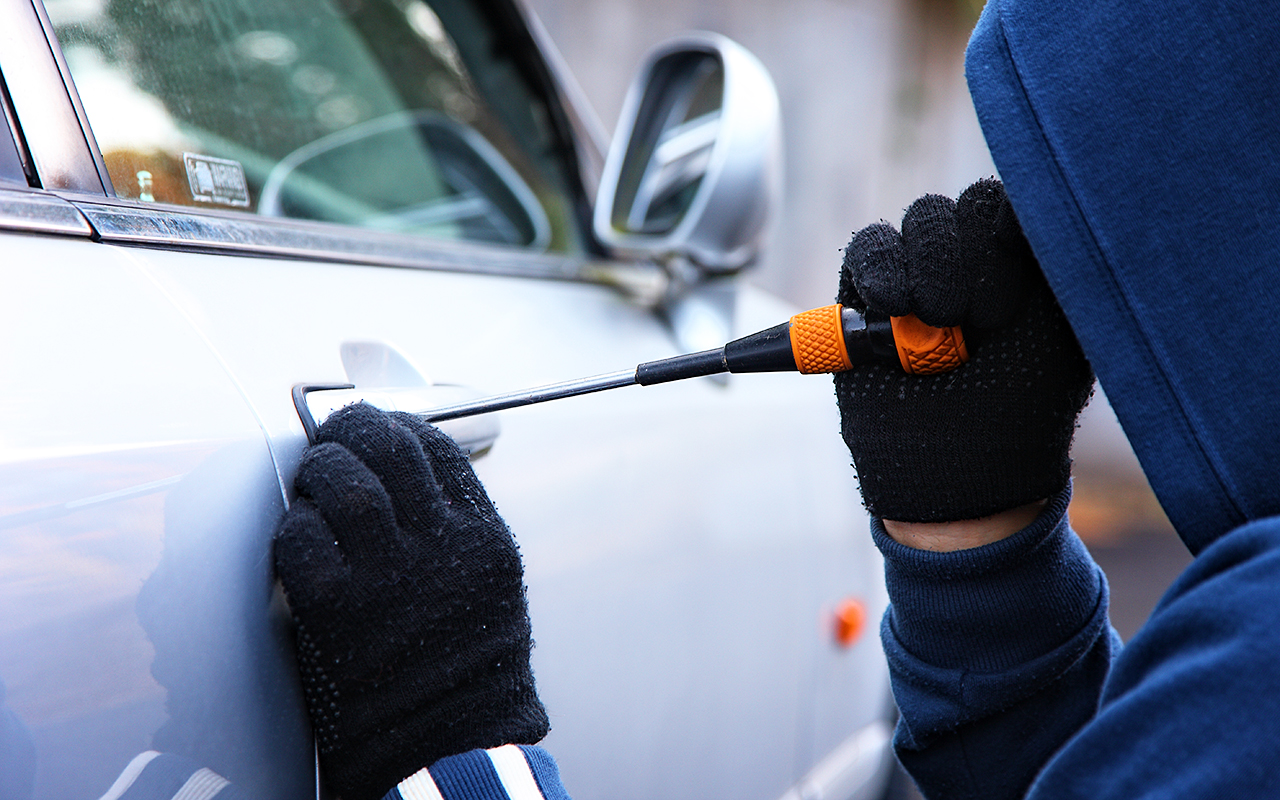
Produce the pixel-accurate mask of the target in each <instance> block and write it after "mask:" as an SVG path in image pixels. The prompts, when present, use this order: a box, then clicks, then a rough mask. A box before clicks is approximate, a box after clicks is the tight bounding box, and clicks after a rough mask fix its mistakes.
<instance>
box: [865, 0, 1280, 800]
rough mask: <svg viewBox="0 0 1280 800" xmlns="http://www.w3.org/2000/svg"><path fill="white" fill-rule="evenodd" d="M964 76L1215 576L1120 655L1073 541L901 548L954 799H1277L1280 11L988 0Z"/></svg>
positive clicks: (1055, 517) (1025, 215) (1009, 181)
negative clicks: (1275, 346) (951, 549)
mask: <svg viewBox="0 0 1280 800" xmlns="http://www.w3.org/2000/svg"><path fill="white" fill-rule="evenodd" d="M966 73H967V77H968V81H969V87H970V92H971V94H972V96H973V100H974V104H975V107H976V109H977V112H978V117H979V120H980V121H981V123H982V127H983V131H984V133H985V135H986V137H987V143H988V146H989V148H990V150H991V153H992V156H993V158H994V159H995V163H996V166H997V168H998V169H999V170H1000V174H1001V178H1002V179H1003V180H1004V182H1005V187H1006V189H1007V191H1008V193H1009V196H1010V198H1011V200H1012V202H1013V205H1014V208H1015V210H1016V211H1017V214H1018V218H1019V220H1020V221H1021V223H1022V226H1023V229H1024V230H1025V232H1026V234H1027V238H1028V240H1029V241H1030V242H1031V245H1032V248H1033V249H1034V250H1035V253H1036V256H1037V257H1038V259H1039V261H1040V264H1041V267H1042V268H1043V269H1044V272H1045V274H1046V276H1047V277H1048V279H1049V282H1050V285H1051V286H1052V288H1053V290H1054V294H1055V295H1056V296H1057V298H1058V300H1059V302H1060V303H1061V304H1062V306H1063V308H1064V310H1065V311H1066V313H1067V317H1068V318H1069V320H1070V321H1071V325H1072V328H1073V329H1074V330H1075V332H1076V334H1077V336H1078V338H1079V340H1080V343H1081V345H1082V346H1083V348H1084V350H1085V353H1086V354H1087V355H1088V357H1089V360H1090V362H1091V363H1092V365H1093V367H1094V370H1095V372H1096V374H1097V375H1098V379H1099V381H1100V383H1101V384H1102V386H1103V387H1104V388H1105V390H1106V392H1107V396H1108V398H1109V399H1110V400H1111V402H1112V405H1113V406H1114V407H1115V410H1116V414H1117V416H1118V417H1119V418H1120V421H1121V424H1122V425H1123V426H1124V429H1125V431H1126V433H1127V435H1128V436H1129V439H1130V441H1131V442H1132V444H1133V446H1134V450H1135V451H1136V452H1137V454H1138V458H1139V460H1140V461H1141V463H1142V465H1143V469H1144V471H1145V472H1146V474H1147V477H1148V478H1149V480H1150V482H1151V485H1152V488H1153V489H1154V490H1155V492H1156V495H1157V496H1158V497H1159V499H1160V501H1161V503H1162V505H1163V506H1164V509H1165V511H1166V512H1167V513H1168V515H1169V518H1170V520H1171V521H1172V522H1173V524H1174V526H1175V528H1176V529H1177V531H1178V533H1179V535H1180V536H1181V537H1182V539H1183V541H1184V542H1185V543H1186V545H1187V546H1188V548H1189V549H1190V550H1191V552H1192V553H1194V554H1196V556H1197V557H1196V559H1195V561H1194V562H1193V563H1192V565H1191V566H1190V567H1189V568H1188V570H1187V572H1186V573H1185V574H1183V575H1182V576H1181V577H1180V578H1179V579H1178V581H1177V582H1176V583H1175V584H1174V585H1173V586H1172V587H1171V588H1170V590H1169V591H1168V593H1167V594H1166V596H1165V597H1164V599H1163V600H1162V601H1161V602H1160V604H1159V606H1158V607H1157V608H1156V610H1155V611H1154V612H1153V614H1152V616H1151V618H1150V620H1149V621H1148V623H1147V624H1146V626H1144V627H1143V629H1142V630H1141V631H1140V632H1139V633H1138V634H1137V635H1136V636H1135V637H1134V639H1133V641H1132V642H1130V643H1129V644H1128V645H1127V646H1126V647H1125V648H1124V649H1123V650H1122V649H1121V648H1120V644H1119V641H1118V639H1117V638H1116V636H1115V634H1114V632H1113V631H1112V630H1111V629H1110V626H1109V625H1108V624H1107V621H1106V620H1107V617H1106V603H1107V588H1106V580H1105V578H1104V577H1103V576H1102V574H1101V572H1100V571H1099V570H1098V569H1097V567H1096V565H1094V564H1093V562H1092V561H1091V560H1090V558H1089V556H1088V553H1087V551H1086V550H1085V549H1084V547H1083V546H1082V545H1081V544H1080V543H1079V540H1078V539H1077V538H1076V537H1075V535H1074V534H1073V533H1072V532H1071V531H1070V529H1069V527H1068V526H1067V523H1066V520H1065V515H1064V512H1065V507H1066V501H1067V498H1066V497H1065V496H1062V497H1058V498H1054V501H1053V503H1052V504H1051V505H1050V508H1049V509H1048V510H1047V511H1046V512H1045V513H1044V514H1043V515H1042V516H1041V517H1040V519H1039V520H1037V521H1036V523H1035V524H1033V525H1032V526H1031V527H1030V528H1028V529H1026V530H1024V531H1022V532H1020V533H1019V534H1017V535H1015V536H1014V537H1011V538H1010V539H1008V540H1005V541H1003V542H998V543H996V544H994V545H989V546H987V547H984V548H978V549H975V550H969V551H961V552H959V553H946V554H938V553H927V552H923V551H914V550H909V549H908V548H904V547H901V546H899V545H896V544H895V543H894V542H893V541H892V540H890V539H888V537H886V536H885V535H884V533H883V529H877V530H876V531H875V534H876V538H877V543H878V544H879V545H880V547H881V549H882V551H883V552H884V553H885V556H886V577H887V581H888V584H889V589H890V596H891V600H892V607H891V609H890V612H889V613H888V614H887V615H886V617H885V620H884V624H883V626H882V637H883V639H884V642H885V649H886V653H887V655H888V657H889V661H890V666H891V670H892V673H893V679H894V689H895V694H896V696H897V698H898V701H899V706H900V709H901V712H902V718H901V722H900V724H899V729H898V731H897V735H896V738H895V744H896V746H897V748H898V753H899V756H900V758H901V759H902V761H903V763H904V764H905V765H906V766H907V768H908V770H909V771H910V772H911V773H912V775H913V776H914V777H915V778H916V780H917V782H918V783H919V785H920V786H921V789H922V790H923V791H924V793H925V795H926V796H927V797H930V798H969V797H973V798H977V797H981V798H988V799H991V800H998V799H999V798H1017V797H1024V796H1026V797H1031V798H1037V799H1041V798H1066V797H1080V798H1086V797H1087V798H1092V799H1095V800H1096V799H1097V798H1112V797H1114V798H1136V797H1152V798H1180V797H1187V798H1217V797H1222V798H1242V797H1250V798H1252V797H1280V758H1277V756H1280V518H1277V517H1276V515H1277V514H1280V480H1278V479H1277V474H1278V470H1277V467H1280V428H1278V426H1277V422H1276V421H1277V420H1280V366H1277V365H1276V364H1275V363H1274V359H1273V356H1272V355H1271V346H1272V342H1271V340H1270V336H1269V331H1270V326H1271V325H1272V324H1275V323H1276V322H1277V319H1278V318H1280V9H1277V8H1275V7H1271V6H1269V4H1267V3H1257V2H1254V3H1245V2H1239V1H1238V0H1229V1H1227V2H1213V3H1210V2H1191V1H1190V0H1161V1H1160V2H1156V1H1155V0H1093V1H1086V2H1062V0H1055V1H1053V2H1051V1H1050V0H990V1H989V2H988V4H987V7H986V9H985V11H984V12H983V15H982V18H981V20H980V21H979V23H978V27H977V29H976V30H975V32H974V34H973V37H972V39H971V41H970V44H969V51H968V55H967V60H966Z"/></svg>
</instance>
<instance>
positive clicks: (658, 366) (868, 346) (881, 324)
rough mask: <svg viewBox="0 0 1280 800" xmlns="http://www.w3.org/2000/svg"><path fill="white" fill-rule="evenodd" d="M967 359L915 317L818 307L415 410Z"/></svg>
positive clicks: (470, 409)
mask: <svg viewBox="0 0 1280 800" xmlns="http://www.w3.org/2000/svg"><path fill="white" fill-rule="evenodd" d="M968 357H969V356H968V351H967V350H966V349H965V344H964V336H963V334H962V332H961V331H960V329H959V328H931V327H929V326H927V325H925V324H924V323H922V322H920V320H918V319H916V318H915V317H914V316H910V317H887V316H882V315H876V314H871V313H867V314H863V313H860V312H858V311H855V310H854V309H850V308H842V307H841V306H838V305H835V306H824V307H822V308H815V309H812V310H810V311H805V312H803V313H800V314H796V315H795V316H794V317H792V318H791V320H790V321H789V322H784V323H782V324H781V325H775V326H774V327H772V328H767V329H765V330H762V331H759V332H757V333H753V334H751V335H749V336H744V337H742V338H741V339H735V340H734V341H732V342H729V343H728V344H726V345H725V346H724V347H720V348H717V349H715V350H703V351H702V352H699V353H689V354H687V355H682V356H675V357H673V358H664V359H661V360H659V361H649V362H646V363H644V364H641V365H639V366H637V367H636V368H635V370H621V371H619V372H610V373H608V374H606V375H597V376H595V377H591V378H579V379H577V380H571V381H564V382H562V383H552V384H548V385H546V386H539V387H536V388H534V389H524V390H522V391H518V392H508V393H506V394H500V395H494V396H492V397H485V398H481V399H479V400H472V401H469V402H465V403H455V404H453V405H449V406H442V407H440V408H433V409H429V410H427V411H423V412H419V413H420V415H421V416H422V417H423V418H424V419H425V420H426V421H428V422H443V421H444V420H449V419H458V418H459V417H469V416H473V415H475V414H487V413H489V412H492V411H503V410H505V409H508V408H518V407H520V406H528V405H533V404H534V403H545V402H547V401H549V400H559V399H561V398H565V397H576V396H578V395H582V394H591V393H593V392H603V391H605V390H607V389H617V388H620V387H623V386H636V385H639V386H652V385H654V384H657V383H667V382H670V381H678V380H684V379H686V378H698V377H702V376H705V375H715V374H717V373H721V372H733V373H743V372H803V373H823V372H840V371H842V370H846V369H851V368H852V367H854V366H857V365H860V364H868V363H876V362H880V363H896V364H898V365H900V366H901V368H902V369H903V370H904V371H906V372H911V373H917V374H930V373H936V372H942V371H946V370H950V369H955V368H956V367H958V366H959V365H960V364H961V363H963V362H964V361H965V360H967V359H968Z"/></svg>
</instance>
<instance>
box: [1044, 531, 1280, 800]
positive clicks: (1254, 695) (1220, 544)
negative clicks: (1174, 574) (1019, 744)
mask: <svg viewBox="0 0 1280 800" xmlns="http://www.w3.org/2000/svg"><path fill="white" fill-rule="evenodd" d="M1277 742H1280V517H1271V518H1269V519H1263V520H1259V521H1256V522H1253V523H1250V524H1248V525H1245V526H1243V527H1240V528H1237V529H1235V530H1234V531H1231V532H1230V533H1228V534H1227V535H1225V536H1223V537H1222V538H1220V539H1218V540H1216V541H1215V542H1214V543H1213V544H1211V545H1210V546H1209V547H1207V548H1206V549H1205V550H1203V551H1202V552H1201V553H1200V554H1199V555H1198V556H1197V557H1196V560H1195V561H1194V562H1192V564H1191V566H1190V567H1188V568H1187V570H1186V572H1184V573H1183V574H1182V575H1181V576H1180V577H1179V578H1178V580H1177V581H1175V582H1174V584H1173V586H1172V587H1170V589H1169V591H1168V592H1167V593H1166V594H1165V596H1164V598H1163V599H1161V601H1160V603H1159V604H1158V605H1157V606H1156V608H1155V610H1154V611H1153V612H1152V614H1151V617H1150V619H1149V620H1148V621H1147V624H1146V625H1144V626H1143V627H1142V629H1141V630H1140V631H1138V633H1137V635H1135V636H1134V637H1133V640H1132V641H1131V642H1129V644H1128V646H1126V647H1125V650H1124V652H1123V653H1122V654H1121V655H1120V657H1119V658H1118V659H1117V660H1116V662H1115V666H1114V667H1113V668H1112V671H1111V676H1110V678H1109V679H1108V681H1107V685H1106V687H1105V689H1104V690H1103V694H1102V702H1101V706H1100V708H1099V710H1098V714H1097V716H1096V717H1095V718H1094V719H1093V720H1092V721H1091V722H1090V723H1089V724H1088V725H1087V726H1085V727H1084V728H1083V729H1081V730H1080V732H1079V733H1078V734H1077V735H1076V736H1075V737H1074V738H1073V739H1072V740H1071V741H1070V742H1069V743H1068V744H1067V746H1066V747H1065V748H1063V749H1062V751H1061V752H1060V753H1059V754H1058V755H1057V756H1056V757H1055V758H1054V759H1053V760H1052V761H1051V762H1050V764H1049V765H1048V767H1047V768H1046V769H1045V770H1044V772H1043V773H1042V774H1041V775H1040V777H1039V779H1038V780H1037V781H1036V784H1035V786H1034V787H1033V789H1032V791H1031V794H1030V795H1029V800H1066V798H1081V799H1082V800H1083V798H1088V799H1089V800H1113V799H1114V800H1120V798H1125V800H1131V799H1132V798H1135V797H1153V798H1155V797H1158V798H1160V799H1161V800H1191V799H1192V798H1206V797H1233V798H1234V797H1280V770H1277V769H1276V743H1277Z"/></svg>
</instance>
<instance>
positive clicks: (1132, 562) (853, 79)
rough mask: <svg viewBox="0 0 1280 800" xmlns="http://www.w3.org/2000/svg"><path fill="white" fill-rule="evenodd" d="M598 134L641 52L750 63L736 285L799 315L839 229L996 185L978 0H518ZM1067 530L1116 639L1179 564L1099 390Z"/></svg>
mask: <svg viewBox="0 0 1280 800" xmlns="http://www.w3.org/2000/svg"><path fill="white" fill-rule="evenodd" d="M527 2H528V3H529V5H530V6H531V7H532V8H533V10H534V11H535V13H536V14H537V15H538V16H539V17H540V18H541V20H542V22H543V24H544V26H545V27H546V28H547V31H548V33H549V34H550V36H551V39H552V40H553V41H554V42H555V43H556V45H557V46H558V47H559V49H560V52H561V54H562V55H563V56H564V59H565V61H566V62H567V64H568V67H569V70H570V71H571V73H572V74H573V75H574V76H575V77H576V78H577V80H578V82H579V84H580V85H581V87H582V89H583V91H584V93H585V95H586V98H587V100H588V101H589V102H590V104H591V105H592V106H593V107H594V111H595V112H596V114H597V115H598V117H599V120H600V122H601V125H602V127H603V129H604V131H605V136H606V138H607V137H608V136H611V135H612V132H613V128H614V125H615V124H616V122H617V119H618V114H619V112H620V111H621V108H622V102H623V97H624V95H625V93H626V90H627V86H628V84H629V82H630V81H631V78H632V76H633V74H634V72H635V70H636V69H638V67H639V65H640V62H641V59H642V58H643V56H644V54H645V52H646V51H647V50H648V49H649V48H650V47H651V46H653V45H654V44H656V43H658V42H659V41H661V40H663V39H665V38H667V37H669V36H672V35H674V34H676V33H679V32H680V31H684V30H691V29H695V30H710V31H715V32H717V33H722V34H724V35H726V36H728V37H730V38H732V39H734V40H736V41H737V42H739V43H740V44H742V45H744V46H745V47H746V48H747V49H749V50H751V51H752V52H753V53H755V54H756V56H757V57H759V58H760V60H761V61H762V62H764V64H765V66H766V67H767V68H768V69H769V71H770V72H771V73H772V74H773V78H774V81H775V83H776V84H777V86H778V93H779V95H780V97H781V101H782V114H783V125H784V136H785V142H786V200H785V203H784V207H783V211H782V215H781V218H780V219H779V220H778V222H777V225H776V227H775V229H774V232H773V238H772V241H771V244H770V247H769V249H768V251H767V253H766V255H765V258H764V259H763V260H762V262H761V263H760V264H758V265H756V266H755V267H754V268H753V271H752V273H751V276H750V277H751V279H752V280H753V281H754V282H755V283H757V284H758V285H760V286H762V287H764V288H766V289H769V290H770V291H772V292H774V293H776V294H779V295H781V296H783V297H785V298H787V299H788V300H790V301H792V302H793V303H795V304H796V305H797V306H801V307H805V308H808V307H813V306H818V305H826V304H828V303H830V302H832V299H833V296H834V294H835V287H836V277H837V273H838V269H839V266H840V259H841V254H842V253H841V251H842V248H843V247H844V245H845V244H846V243H847V242H848V240H849V237H850V236H851V234H852V232H853V231H854V230H856V229H858V228H861V227H862V226H864V225H867V224H869V223H871V222H875V221H877V220H880V219H886V220H889V221H890V222H893V223H894V224H895V225H896V224H897V223H898V222H899V221H900V220H901V217H902V212H903V210H904V209H905V208H906V207H907V206H908V205H909V204H910V203H911V202H912V201H913V200H914V199H915V198H916V197H918V196H920V195H922V194H926V193H929V192H936V193H940V194H946V195H948V196H951V197H955V196H956V195H958V194H959V193H960V192H961V191H962V190H963V189H964V187H966V186H968V185H969V184H970V183H972V182H973V181H974V180H977V179H978V178H982V177H985V176H989V175H994V174H995V166H994V165H993V164H992V162H991V157H990V156H989V155H988V153H987V149H986V144H985V142H984V141H983V137H982V131H981V129H980V128H979V126H978V121H977V118H976V117H975V115H974V111H973V105H972V103H971V102H970V100H969V94H968V91H967V89H966V87H965V82H964V48H965V44H966V42H967V40H968V37H969V33H970V31H972V29H973V25H974V23H975V22H976V21H977V18H978V14H979V13H980V12H981V10H982V0H527ZM1073 455H1074V458H1075V462H1076V463H1075V495H1074V500H1073V502H1072V506H1071V519H1072V524H1073V525H1074V526H1075V528H1076V530H1077V531H1079V532H1080V534H1081V536H1082V537H1083V538H1084V539H1085V541H1086V542H1088V544H1089V546H1090V548H1091V550H1092V551H1093V553H1094V556H1095V557H1096V558H1097V559H1098V561H1099V563H1101V564H1102V566H1103V568H1104V569H1106V570H1107V574H1108V576H1109V577H1110V580H1111V587H1112V618H1113V622H1114V623H1115V625H1116V627H1117V628H1118V629H1119V631H1120V633H1121V635H1123V636H1124V637H1126V638H1128V637H1129V636H1130V635H1132V633H1133V632H1134V631H1135V630H1136V629H1137V628H1138V627H1139V626H1140V625H1141V623H1142V622H1143V620H1145V619H1146V617H1147V615H1148V614H1149V613H1150V610H1151V608H1152V606H1154V604H1155V602H1156V601H1157V600H1158V599H1159V597H1160V595H1161V594H1162V593H1163V591H1164V589H1165V587H1167V586H1168V584H1169V582H1170V581H1171V580H1172V579H1173V577H1174V576H1176V575H1177V573H1178V572H1180V571H1181V570H1182V568H1183V567H1184V566H1185V565H1186V564H1187V563H1189V561H1190V558H1189V556H1188V555H1187V553H1186V551H1185V549H1184V548H1183V546H1182V544H1181V542H1180V541H1179V540H1178V539H1177V536H1176V535H1175V534H1174V533H1173V530H1172V528H1171V527H1170V526H1169V523H1168V521H1167V520H1166V519H1165V517H1164V514H1163V513H1162V512H1161V510H1160V507H1159V505H1158V504H1157V503H1156V500H1155V498H1154V496H1152V494H1151V491H1150V489H1149V488H1148V487H1147V484H1146V481H1145V479H1144V478H1143V477H1142V473H1141V471H1140V469H1139V468H1138V464H1137V461H1136V459H1134V457H1133V454H1132V451H1131V450H1130V449H1129V445H1128V442H1127V441H1126V440H1125V438H1124V434H1123V432H1122V431H1121V430H1120V427H1119V425H1118V424H1117V423H1116V421H1115V416H1114V415H1113V414H1112V412H1111V410H1110V407H1109V405H1108V404H1107V403H1106V400H1105V397H1103V396H1102V395H1101V392H1099V393H1098V394H1097V395H1096V396H1095V398H1094V400H1093V402H1092V403H1091V404H1090V407H1089V409H1087V410H1086V412H1085V415H1084V418H1083V420H1082V422H1081V428H1080V431H1079V432H1078V434H1077V438H1076V445H1075V449H1074V453H1073Z"/></svg>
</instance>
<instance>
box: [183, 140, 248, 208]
mask: <svg viewBox="0 0 1280 800" xmlns="http://www.w3.org/2000/svg"><path fill="white" fill-rule="evenodd" d="M182 163H183V164H185V165H186V167H187V184H188V185H189V186H190V187H191V197H192V198H194V199H195V200H197V201H199V202H201V203H218V204H220V205H224V206H247V205H249V184H248V182H247V181H245V178H244V167H242V166H241V165H240V162H239V161H231V160H229V159H226V158H214V157H213V156H201V155H196V154H195V153H183V154H182Z"/></svg>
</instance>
